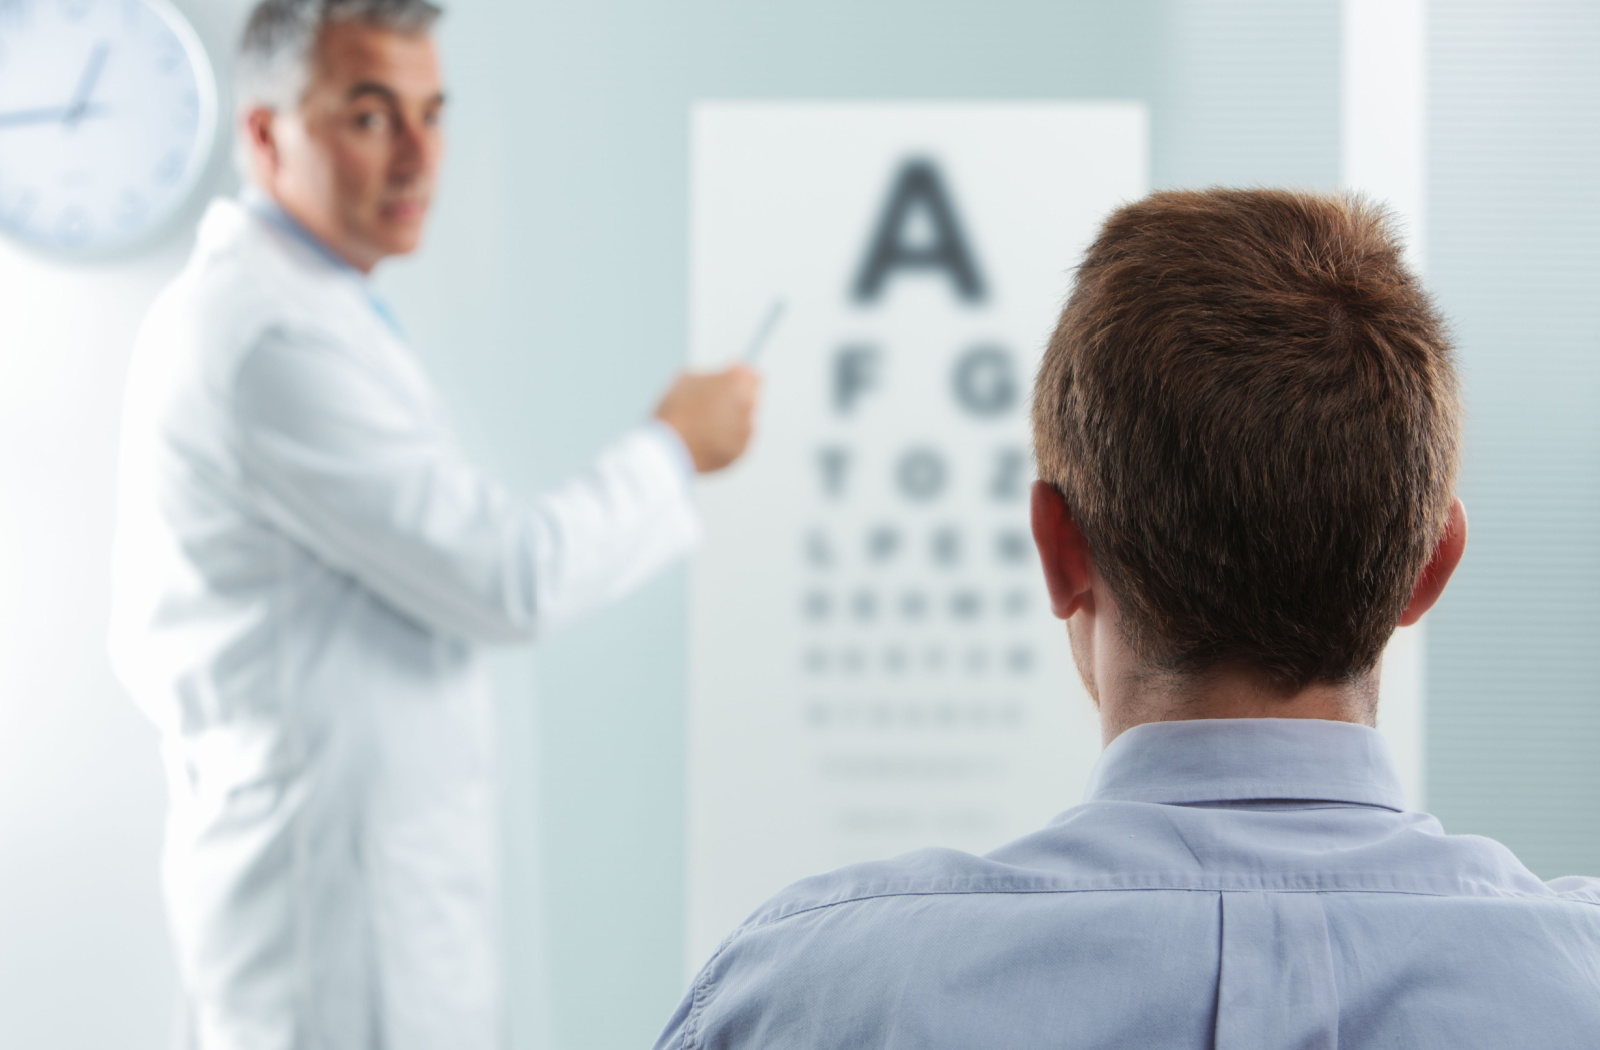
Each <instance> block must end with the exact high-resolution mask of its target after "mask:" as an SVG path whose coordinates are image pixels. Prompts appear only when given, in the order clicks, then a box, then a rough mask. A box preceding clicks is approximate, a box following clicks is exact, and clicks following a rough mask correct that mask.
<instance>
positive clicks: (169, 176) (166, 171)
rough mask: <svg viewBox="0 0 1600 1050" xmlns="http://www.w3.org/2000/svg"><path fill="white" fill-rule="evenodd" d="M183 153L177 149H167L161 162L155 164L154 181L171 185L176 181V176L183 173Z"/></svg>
mask: <svg viewBox="0 0 1600 1050" xmlns="http://www.w3.org/2000/svg"><path fill="white" fill-rule="evenodd" d="M183 161H184V156H183V153H182V152H181V151H179V150H169V151H168V152H167V155H166V156H165V157H162V158H161V163H160V164H157V165H156V170H155V176H156V181H157V182H159V183H161V184H162V185H163V186H171V185H172V184H173V183H175V182H177V181H178V176H180V175H182V174H183Z"/></svg>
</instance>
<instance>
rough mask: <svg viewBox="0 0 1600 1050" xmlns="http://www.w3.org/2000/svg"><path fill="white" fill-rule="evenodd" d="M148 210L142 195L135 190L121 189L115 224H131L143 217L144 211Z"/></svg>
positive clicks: (124, 225)
mask: <svg viewBox="0 0 1600 1050" xmlns="http://www.w3.org/2000/svg"><path fill="white" fill-rule="evenodd" d="M148 210H149V209H148V207H147V205H146V204H145V200H144V197H143V195H141V194H140V193H139V192H137V191H136V190H123V191H122V199H121V200H120V201H118V202H117V218H116V222H117V225H118V226H122V227H126V226H132V225H133V224H134V223H136V222H138V221H139V220H140V219H142V218H144V213H145V212H146V211H148Z"/></svg>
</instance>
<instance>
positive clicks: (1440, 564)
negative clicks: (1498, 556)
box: [1400, 498, 1467, 627]
mask: <svg viewBox="0 0 1600 1050" xmlns="http://www.w3.org/2000/svg"><path fill="white" fill-rule="evenodd" d="M1466 550H1467V508H1466V507H1463V506H1462V505H1461V500H1460V499H1459V498H1458V499H1455V500H1452V501H1451V503H1450V516H1449V517H1448V518H1446V519H1445V526H1444V533H1443V535H1441V536H1440V537H1439V542H1438V543H1437V544H1435V545H1434V548H1433V557H1431V558H1429V559H1428V564H1427V565H1426V566H1425V567H1424V568H1423V570H1422V572H1421V574H1420V575H1418V577H1417V585H1416V586H1415V587H1413V588H1412V589H1411V601H1409V602H1407V603H1406V608H1405V611H1404V612H1402V613H1401V614H1400V626H1401V627H1410V626H1411V625H1412V624H1414V623H1416V622H1417V621H1418V620H1420V619H1422V614H1423V613H1425V612H1427V611H1428V610H1429V609H1431V608H1433V603H1434V602H1436V601H1438V600H1439V595H1441V594H1443V593H1444V585H1445V584H1447V583H1449V582H1450V574H1451V573H1453V572H1455V571H1456V566H1457V565H1460V564H1461V555H1462V554H1464V553H1466Z"/></svg>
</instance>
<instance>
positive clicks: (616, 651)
mask: <svg viewBox="0 0 1600 1050" xmlns="http://www.w3.org/2000/svg"><path fill="white" fill-rule="evenodd" d="M1338 24H1339V23H1338V6H1337V4H1336V3H1334V2H1332V0H1326V2H1311V3H1296V4H1281V3H1273V2H1267V0H1257V2H1250V3H1240V2H1232V3H1227V2H1214V0H1188V2H1184V3H1181V4H1173V5H1169V4H1163V3H1154V2H1148V0H1146V2H1119V3H1115V4H1110V3H1091V2H1065V0H985V2H982V3H978V2H962V3H952V2H940V0H876V2H871V3H867V2H863V0H812V2H808V3H805V4H781V5H780V4H767V3H748V2H734V0H720V2H713V0H700V2H692V3H690V2H678V3H647V2H618V0H608V2H605V3H597V2H595V0H568V2H548V0H536V2H527V0H501V2H489V0H461V2H458V3H456V4H454V5H452V10H451V13H450V15H449V18H448V20H447V22H446V24H445V25H444V27H443V29H442V39H443V41H444V48H445V55H446V58H447V61H448V63H449V70H448V71H449V76H450V81H451V85H452V91H453V101H452V114H451V117H450V120H451V127H452V136H453V150H454V152H453V155H452V158H451V161H450V169H449V182H448V185H447V188H446V191H445V194H444V198H443V200H442V201H441V205H440V208H439V211H438V214H437V217H436V220H435V225H434V230H435V233H434V235H433V239H432V241H431V242H430V244H429V246H428V248H427V250H426V252H425V253H424V254H423V256H422V257H421V258H419V259H417V260H416V261H414V262H411V263H408V264H406V265H404V266H402V267H398V268H396V269H395V270H394V271H393V272H391V273H389V274H387V275H386V276H385V277H384V283H385V285H386V286H387V287H388V288H389V290H390V292H391V295H392V297H393V298H394V300H395V301H396V303H397V304H398V307H399V311H400V313H401V315H402V316H403V318H404V319H405V321H406V323H407V325H408V326H409V328H410V329H411V331H412V333H413V335H414V337H415V340H416V342H417V344H418V345H419V347H420V349H421V350H422V352H423V353H424V355H425V357H426V358H427V361H428V364H429V366H430V368H431V369H432V370H433V371H434V373H435V374H436V376H437V377H438V379H439V381H440V383H441V385H442V386H443V387H444V389H445V393H446V396H447V397H448V398H449V400H450V401H451V402H452V403H454V404H455V405H457V406H459V407H460V409H461V410H462V412H463V416H464V418H463V419H461V420H460V422H461V424H462V428H463V430H464V431H465V432H466V434H467V439H468V441H469V443H470V444H471V445H472V446H473V448H474V450H475V451H476V452H478V454H479V455H481V456H482V458H483V459H484V460H485V461H486V462H487V463H488V464H489V465H490V466H492V467H494V468H495V469H496V470H498V471H499V472H500V473H501V474H502V476H504V477H505V479H506V480H507V481H508V482H510V483H512V484H513V486H515V487H517V488H519V489H522V490H525V491H531V490H533V489H534V488H536V487H538V486H541V485H547V484H550V483H553V482H556V481H558V480H559V479H560V478H561V477H562V476H563V475H565V474H566V473H567V472H569V471H571V470H573V469H575V468H577V467H578V466H580V465H581V464H582V463H583V461H584V460H585V459H586V458H587V457H588V456H589V455H591V454H592V453H593V452H594V451H595V449H597V448H598V447H599V446H600V444H601V443H603V442H604V441H606V440H607V439H609V438H610V437H612V436H614V435H615V434H616V433H618V432H619V431H620V430H621V429H622V428H624V427H626V426H629V425H631V424H632V423H634V422H635V421H636V420H638V419H639V418H640V417H641V416H643V415H644V414H645V413H646V412H647V411H648V409H649V407H650V405H651V400H652V397H653V395H654V394H655V392H656V391H657V390H658V389H659V388H660V386H661V385H662V384H663V383H664V382H666V380H667V379H668V377H669V376H670V374H671V373H672V371H673V370H674V368H676V367H677V365H678V364H679V362H681V361H682V360H683V357H684V337H685V331H684V329H685V312H684V311H685V299H686V291H687V288H686V281H687V277H686V270H685V258H686V234H687V227H686V221H687V216H686V212H685V202H686V199H687V191H688V187H687V183H686V173H687V169H688V155H687V116H688V109H689V105H690V103H691V101H693V100H694V99H697V98H747V97H756V98H1136V99H1143V100H1145V101H1147V102H1149V103H1150V104H1151V107H1152V115H1153V123H1154V135H1155V140H1154V143H1153V170H1154V178H1155V181H1156V183H1157V184H1158V185H1173V184H1204V183H1210V182H1223V181H1225V182H1235V183H1238V182H1258V181H1259V182H1275V183H1290V184H1298V185H1310V186H1321V187H1331V186H1333V185H1334V184H1335V182H1336V180H1337V177H1338V98H1339V91H1338V55H1339V48H1338V45H1339V38H1338ZM1061 262H1062V266H1063V268H1065V267H1067V266H1068V265H1070V263H1071V260H1069V259H1063V260H1062V261H1061ZM683 608H684V591H683V577H682V575H681V573H674V574H672V575H670V576H669V577H668V578H667V579H665V580H662V581H661V582H659V583H657V584H655V585H654V586H652V587H651V588H649V589H648V590H647V591H646V592H645V593H644V594H642V595H640V596H639V597H637V598H634V599H632V600H630V601H628V602H626V603H625V604H623V605H622V606H620V607H618V608H617V609H615V610H612V611H610V612H608V613H606V614H604V615H602V616H598V617H596V618H594V619H593V620H591V621H589V622H587V623H585V624H583V625H581V626H578V627H575V628H573V629H571V630H569V631H567V632H565V633H563V634H562V635H560V636H559V637H555V638H551V639H549V640H547V641H546V642H545V644H544V645H543V646H542V647H541V649H540V651H539V656H538V658H537V670H536V673H535V674H534V675H532V676H529V675H528V674H526V673H525V672H524V671H523V670H522V669H520V668H518V667H517V666H515V665H511V666H510V667H508V672H507V692H508V693H510V694H513V695H508V696H507V697H506V698H505V699H506V703H505V708H506V718H505V721H504V726H505V729H506V751H505V753H506V756H507V767H508V768H507V782H508V787H509V789H510V790H509V799H510V812H509V816H508V820H509V822H510V836H509V843H510V850H511V856H510V858H509V863H510V867H511V871H512V893H513V897H512V900H511V902H510V908H511V915H510V924H511V926H510V939H511V951H512V957H513V961H514V966H513V973H512V981H513V985H512V989H511V991H512V993H513V999H514V1014H515V1016H514V1025H515V1033H514V1034H515V1037H516V1040H517V1043H518V1045H519V1046H529V1045H533V1041H534V1040H537V1039H538V1038H539V1037H540V1036H541V1035H545V1034H548V1035H549V1036H551V1037H552V1039H553V1042H554V1045H556V1046H559V1047H561V1048H563V1050H575V1048H580V1047H581V1048H587V1047H607V1048H610V1047H624V1046H640V1045H644V1044H647V1043H648V1042H649V1041H650V1040H651V1039H652V1038H653V1037H654V1035H655V1032H656V1031H657V1030H658V1029H659V1027H660V1025H661V1024H662V1022H663V1021H664V1020H665V1018H666V1016H667V1014H668V1013H669V1011H670V1010H671V1008H672V1006H673V1004H674V1003H675V1001H676V999H677V998H678V996H679V995H680V994H681V992H682V990H683V987H684V980H685V976H686V975H685V974H684V973H683V972H682V959H683V956H684V951H683V913H682V910H683V890H684V883H683V862H684V856H683V784H684V767H683V743H684V660H683V649H684V629H683ZM530 677H532V678H536V679H537V686H538V688H537V700H536V701H532V702H530V696H529V694H530V693H531V692H532V689H531V687H530V685H529V684H528V683H529V680H530ZM541 860H542V864H541V863H540V862H541ZM541 935H542V939H543V943H544V945H545V950H544V953H543V956H542V958H541V955H540V953H539V951H538V950H537V949H536V947H535V946H536V945H537V944H538V943H539V942H540V938H541ZM542 988H547V989H548V992H547V993H545V992H544V991H542Z"/></svg>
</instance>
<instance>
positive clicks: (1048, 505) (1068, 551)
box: [1032, 481, 1094, 620]
mask: <svg viewBox="0 0 1600 1050" xmlns="http://www.w3.org/2000/svg"><path fill="white" fill-rule="evenodd" d="M1032 517H1033V543H1034V546H1036V547H1038V548H1039V564H1040V565H1041V566H1042V567H1043V568H1044V584H1045V587H1046V588H1047V589H1048V590H1049V591H1050V611H1051V612H1052V613H1054V614H1055V615H1056V616H1057V617H1059V618H1060V619H1063V620H1065V619H1067V618H1068V617H1070V616H1071V615H1072V614H1073V613H1075V612H1077V611H1078V610H1079V609H1085V608H1087V609H1090V610H1091V611H1092V610H1093V608H1094V595H1093V593H1092V592H1091V591H1090V588H1089V562H1090V558H1089V541H1088V540H1087V539H1085V538H1084V535H1083V533H1082V531H1080V530H1079V528H1078V523H1077V522H1076V521H1074V520H1073V517H1072V510H1071V509H1070V508H1069V507H1068V506H1067V501H1066V500H1065V499H1063V498H1062V496H1061V493H1059V492H1057V491H1056V488H1055V486H1054V485H1051V484H1050V483H1049V482H1045V481H1035V482H1034V483H1033V507H1032Z"/></svg>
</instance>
